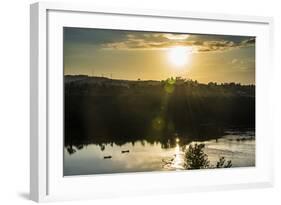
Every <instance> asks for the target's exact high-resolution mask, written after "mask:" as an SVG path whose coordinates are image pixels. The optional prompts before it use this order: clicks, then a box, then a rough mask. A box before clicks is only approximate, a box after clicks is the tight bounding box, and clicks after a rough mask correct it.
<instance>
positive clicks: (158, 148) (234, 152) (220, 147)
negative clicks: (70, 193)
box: [64, 131, 255, 176]
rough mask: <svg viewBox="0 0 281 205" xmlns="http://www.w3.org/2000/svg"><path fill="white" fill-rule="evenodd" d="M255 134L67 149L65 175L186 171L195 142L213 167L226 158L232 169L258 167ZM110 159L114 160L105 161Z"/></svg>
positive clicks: (95, 145) (231, 134) (229, 133)
mask: <svg viewBox="0 0 281 205" xmlns="http://www.w3.org/2000/svg"><path fill="white" fill-rule="evenodd" d="M254 134H255V133H254V132H253V131H243V132H237V131H229V132H225V134H224V135H223V136H222V137H220V138H217V139H209V140H205V141H200V142H198V141H196V140H193V141H191V142H187V143H186V144H185V143H184V142H182V141H181V140H180V138H174V140H173V141H172V140H171V141H169V142H168V143H161V142H148V141H146V140H142V141H136V142H134V143H132V142H128V143H125V144H123V145H117V144H115V143H108V144H99V145H98V144H94V143H93V144H88V145H85V146H83V147H79V146H78V148H77V147H72V149H73V150H72V151H70V149H69V147H68V148H67V147H66V148H65V149H64V175H65V176H70V175H90V174H106V173H124V172H142V171H161V170H164V171H165V170H166V171H167V170H183V163H184V152H185V149H186V147H187V146H186V145H189V144H194V143H204V144H205V149H204V151H205V153H206V154H207V155H208V159H209V160H210V163H211V164H213V165H215V163H216V162H217V161H218V159H219V158H220V157H222V156H223V157H225V158H226V160H231V161H232V164H233V167H250V166H255V136H254ZM122 151H123V152H124V151H125V152H124V153H122ZM109 156H110V157H111V158H108V159H104V157H109ZM167 162H171V163H167Z"/></svg>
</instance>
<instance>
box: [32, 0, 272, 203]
mask: <svg viewBox="0 0 281 205" xmlns="http://www.w3.org/2000/svg"><path fill="white" fill-rule="evenodd" d="M113 17H114V18H113ZM95 19H98V20H99V21H98V23H97V22H96V21H95ZM110 22H111V23H110ZM125 22H126V23H125ZM156 23H157V25H158V27H157V28H156V27H155V25H156ZM185 24H186V25H194V26H190V27H189V30H186V28H185V29H184V28H183V26H182V25H185ZM195 25H196V26H195ZM63 26H74V27H75V26H79V27H96V28H112V29H114V28H115V29H118V28H119V29H120V28H121V29H130V30H142V29H143V30H157V31H171V29H173V31H177V32H187V31H189V32H195V33H214V34H233V35H235V34H236V35H239V34H240V35H250V34H251V35H252V36H256V37H257V46H256V139H257V140H256V143H257V144H256V166H255V167H254V168H233V169H222V170H194V171H193V170H192V171H187V172H153V173H149V172H146V173H136V174H132V173H130V174H112V175H93V176H77V177H67V178H66V177H63V175H62V155H63V154H62V143H63V141H62V139H63V138H62V137H63V136H62V134H61V133H62V129H63V128H62V121H61V119H62V118H61V117H62V89H61V86H62V70H61V69H62V53H61V51H62V43H61V41H62V36H61V32H62V27H63ZM272 29H273V19H272V18H270V17H257V16H241V15H226V14H213V13H196V12H182V11H181V12H179V11H157V10H138V9H136V10H133V9H125V8H124V9H120V8H119V9H116V8H96V7H95V5H91V4H90V5H87V4H71V3H46V2H40V3H35V4H32V5H31V10H30V119H31V127H30V198H31V200H34V201H37V202H41V201H54V200H71V199H83V198H85V199H86V198H87V199H89V198H90V199H91V198H99V197H114V196H124V197H125V196H131V195H142V194H163V193H181V192H188V191H205V190H222V189H237V188H252V187H269V186H272V185H273V159H272V157H273V134H272V131H271V130H272V129H270V128H271V123H270V121H271V119H272V113H271V112H268V111H267V110H266V109H263V108H264V107H267V106H269V105H270V103H269V101H270V99H271V98H270V95H269V94H268V93H269V91H270V87H271V77H272V72H271V71H272V69H273V68H272V62H273V59H272V50H273V36H272V35H273V32H272ZM53 68H56V70H55V69H53ZM265 134H266V139H265V137H262V136H265ZM164 180H165V181H164ZM184 181H188V183H183V182H184Z"/></svg>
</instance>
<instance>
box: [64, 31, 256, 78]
mask: <svg viewBox="0 0 281 205" xmlns="http://www.w3.org/2000/svg"><path fill="white" fill-rule="evenodd" d="M63 43H64V51H63V55H64V56H63V58H64V74H65V75H89V76H104V77H108V78H114V79H126V80H137V79H141V80H165V79H167V78H169V77H177V76H180V77H182V78H187V79H192V80H197V81H198V82H202V83H208V82H217V83H225V82H236V83H241V84H255V37H251V36H229V35H208V34H187V33H185V34H183V33H163V32H150V31H124V30H108V29H92V28H70V27H65V28H64V42H63Z"/></svg>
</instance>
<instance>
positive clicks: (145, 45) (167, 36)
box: [64, 27, 255, 53]
mask: <svg viewBox="0 0 281 205" xmlns="http://www.w3.org/2000/svg"><path fill="white" fill-rule="evenodd" d="M64 40H65V42H66V43H67V45H68V46H69V45H73V46H77V45H78V44H79V45H83V46H91V47H92V46H93V47H98V48H102V49H118V50H161V49H162V50H163V49H169V48H170V47H175V46H187V47H190V49H191V51H192V52H193V53H203V52H223V51H228V50H232V49H236V48H245V47H251V46H254V45H255V37H245V36H229V35H204V34H178V33H157V32H144V31H124V30H107V29H89V28H70V27H66V28H64Z"/></svg>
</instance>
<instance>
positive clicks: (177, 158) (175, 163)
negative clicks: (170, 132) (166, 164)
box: [171, 138, 184, 170]
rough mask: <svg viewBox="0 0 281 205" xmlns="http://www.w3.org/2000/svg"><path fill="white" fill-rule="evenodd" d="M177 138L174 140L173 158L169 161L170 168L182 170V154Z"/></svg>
mask: <svg viewBox="0 0 281 205" xmlns="http://www.w3.org/2000/svg"><path fill="white" fill-rule="evenodd" d="M179 141H180V140H179V138H176V147H175V152H174V158H173V159H172V160H171V161H172V163H171V168H175V169H176V170H182V169H183V164H184V159H183V156H184V152H183V151H182V150H181V148H180V145H179Z"/></svg>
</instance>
